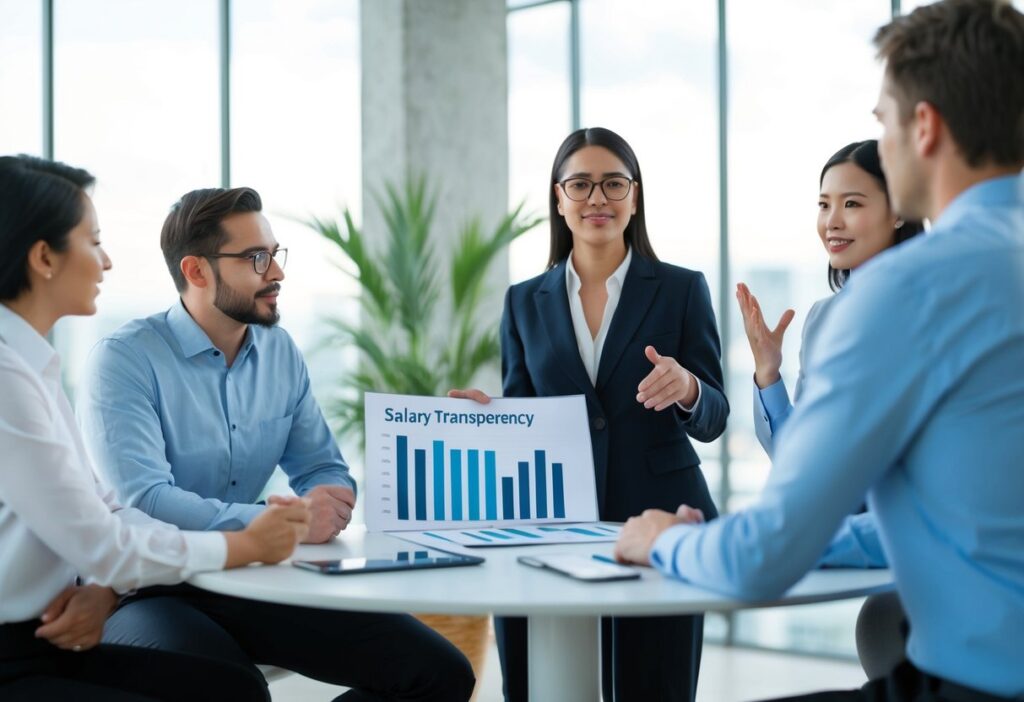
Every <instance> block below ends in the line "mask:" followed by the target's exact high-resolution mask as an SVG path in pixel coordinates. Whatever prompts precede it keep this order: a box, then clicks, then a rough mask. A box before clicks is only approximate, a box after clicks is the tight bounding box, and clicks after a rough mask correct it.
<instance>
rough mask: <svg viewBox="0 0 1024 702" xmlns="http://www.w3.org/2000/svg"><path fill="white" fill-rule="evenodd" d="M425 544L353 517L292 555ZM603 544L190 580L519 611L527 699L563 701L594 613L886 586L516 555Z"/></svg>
mask: <svg viewBox="0 0 1024 702" xmlns="http://www.w3.org/2000/svg"><path fill="white" fill-rule="evenodd" d="M423 548H426V547H424V546H418V545H416V544H412V543H410V542H408V541H404V540H402V539H399V538H396V537H394V536H391V535H388V534H383V533H367V532H366V530H365V528H364V527H360V526H353V527H350V528H349V529H348V530H346V531H345V532H343V533H342V535H341V536H340V537H338V538H337V539H335V540H334V541H333V542H331V543H328V544H323V545H318V546H305V545H304V546H300V547H299V548H298V549H297V550H296V552H295V556H294V558H295V559H296V560H320V559H331V558H350V557H361V556H372V555H383V554H394V552H396V551H400V550H421V549H423ZM451 550H459V551H462V549H458V548H453V549H451ZM611 552H612V544H610V543H605V544H561V545H548V546H522V547H502V548H481V549H473V550H472V553H474V554H475V555H480V556H483V557H485V558H486V559H487V561H486V563H484V564H482V565H478V566H467V567H459V568H439V569H431V570H419V571H405V572H389V573H365V574H355V575H341V576H327V575H321V574H319V573H314V572H310V571H305V570H300V569H298V568H294V567H292V566H290V565H288V564H282V565H279V566H270V567H267V566H253V567H249V568H240V569H236V570H229V571H220V572H214V573H203V574H200V575H196V576H194V577H193V578H192V579H191V580H190V581H189V582H190V583H191V584H192V585H194V586H196V587H199V588H203V589H205V590H210V591H213V592H219V593H222V594H227V595H233V596H235V597H243V598H247V599H253V600H260V601H264V602H276V603H279V604H289V605H298V606H302V607H318V608H323V609H346V610H358V611H369V612H416V613H430V614H497V615H513V616H525V617H528V618H529V671H530V682H529V686H530V698H531V699H533V700H545V699H547V700H560V701H562V702H572V701H575V700H579V701H580V702H593V700H596V699H599V698H600V693H599V689H600V687H599V676H598V669H599V665H598V663H599V649H598V631H599V622H600V617H602V616H645V615H672V614H700V613H704V612H724V611H730V610H737V609H749V608H756V607H779V606H788V605H797V604H807V603H812V602H825V601H829V600H841V599H847V598H851V597H862V596H865V595H873V594H877V593H881V592H885V591H887V590H891V589H892V588H893V583H892V577H891V575H890V574H889V571H887V570H859V569H830V570H817V571H812V572H811V573H809V574H808V575H807V576H805V577H804V578H803V579H802V580H801V581H800V582H798V583H797V584H796V585H794V586H793V587H792V588H790V590H789V591H787V592H786V593H785V595H783V596H782V597H781V598H779V599H777V600H771V601H764V602H749V601H740V600H736V599H732V598H730V597H727V596H725V595H721V594H717V593H715V592H711V591H709V590H704V589H701V588H697V587H694V586H692V585H687V584H686V583H682V582H677V581H674V580H670V579H667V578H664V577H662V576H661V575H660V574H659V573H657V572H656V571H654V570H653V569H649V568H642V569H641V571H642V573H643V575H642V578H641V579H640V580H631V581H630V580H627V581H618V582H607V583H584V582H579V581H576V580H572V579H570V578H567V577H564V576H561V575H558V574H556V573H552V572H550V571H544V570H538V569H536V568H530V567H527V566H524V565H521V564H519V563H517V562H516V557H517V556H519V555H522V554H527V553H528V554H538V553H586V554H593V553H600V554H604V555H611Z"/></svg>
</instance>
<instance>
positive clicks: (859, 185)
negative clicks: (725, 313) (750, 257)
mask: <svg viewBox="0 0 1024 702" xmlns="http://www.w3.org/2000/svg"><path fill="white" fill-rule="evenodd" d="M820 189H821V193H820V194H819V196H818V236H819V237H820V238H821V243H822V244H823V245H824V246H825V251H826V252H828V284H829V287H830V288H831V289H832V291H833V292H835V293H838V292H839V291H840V290H841V289H842V287H843V285H844V284H845V283H846V281H847V280H849V278H850V275H851V273H852V272H853V271H854V270H855V269H857V268H859V267H860V266H862V265H863V264H864V263H866V262H867V261H868V260H869V259H871V258H872V257H874V256H875V255H877V254H879V253H881V252H882V251H885V250H886V249H889V248H891V247H893V246H896V245H897V244H900V243H902V242H904V241H906V240H907V239H910V238H911V237H914V236H917V235H918V234H920V233H921V232H922V231H924V225H923V224H922V223H921V222H908V221H904V220H903V219H901V218H900V217H899V215H898V214H897V213H895V212H893V210H892V207H891V206H890V204H889V195H888V191H887V189H886V182H885V174H884V173H883V172H882V166H881V163H880V162H879V159H878V142H877V141H875V140H874V139H869V140H867V141H856V142H854V143H852V144H847V145H846V146H844V147H843V148H841V149H840V150H839V151H837V152H836V153H835V154H833V155H832V157H831V158H830V159H829V160H828V161H827V162H826V163H825V167H824V168H822V169H821V178H820ZM736 299H737V300H738V301H739V305H740V312H741V313H742V314H743V327H744V329H745V331H746V333H747V340H748V341H749V342H750V349H751V351H753V353H754V429H755V432H756V434H757V439H758V441H759V442H760V443H761V446H763V447H764V450H765V451H766V452H767V453H768V455H769V456H771V454H772V444H773V441H772V437H773V435H774V434H775V432H777V431H778V430H779V427H781V426H782V425H783V423H785V421H786V419H787V418H788V417H789V415H790V414H791V413H792V411H793V404H792V403H791V402H790V400H789V393H788V392H787V391H786V385H785V383H784V382H783V380H782V376H781V374H780V373H779V369H780V368H781V366H782V338H783V335H784V334H785V333H786V328H787V327H789V324H790V322H792V321H793V316H794V314H795V313H794V311H793V310H786V311H785V312H784V313H783V314H782V318H781V319H780V320H779V323H778V325H777V326H776V327H775V329H769V328H768V325H767V324H765V321H764V316H763V315H762V313H761V306H760V305H759V304H758V301H757V298H756V297H754V295H753V294H752V293H751V292H750V290H749V289H748V288H747V286H746V285H744V284H743V283H739V284H738V285H737V286H736ZM834 299H835V296H831V297H827V298H824V299H822V300H818V301H817V302H815V303H814V305H813V306H812V307H811V309H810V311H809V312H808V313H807V320H806V321H805V322H804V329H803V340H802V343H801V348H800V365H801V368H800V372H799V374H798V375H797V381H796V386H795V388H794V393H793V402H796V401H797V400H798V399H799V398H800V391H801V389H802V386H803V365H804V364H803V358H804V349H805V348H807V346H808V344H809V343H810V342H811V340H812V339H813V338H814V336H815V334H816V332H817V330H818V328H819V327H818V325H819V323H820V322H821V320H823V319H824V318H825V312H826V311H827V310H828V308H829V306H830V305H831V303H832V301H833V300H834Z"/></svg>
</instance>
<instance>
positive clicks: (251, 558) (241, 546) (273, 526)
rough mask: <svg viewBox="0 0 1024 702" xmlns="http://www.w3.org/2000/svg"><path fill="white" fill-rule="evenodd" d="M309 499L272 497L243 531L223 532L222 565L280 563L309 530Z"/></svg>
mask: <svg viewBox="0 0 1024 702" xmlns="http://www.w3.org/2000/svg"><path fill="white" fill-rule="evenodd" d="M309 520H310V512H309V501H308V500H307V499H306V498H302V497H294V496H292V497H280V496H277V495H275V496H272V497H270V498H269V499H268V500H267V508H266V509H265V510H263V511H262V512H261V513H260V514H259V515H258V516H257V517H256V518H255V519H253V520H252V521H251V522H249V526H247V527H246V528H245V529H243V530H242V531H226V532H224V538H225V540H226V541H227V546H228V554H227V560H226V562H225V564H224V567H225V568H237V567H238V566H243V565H248V564H249V563H255V562H259V563H280V562H281V561H283V560H284V559H285V558H288V557H289V556H290V555H292V552H293V551H294V550H295V545H296V544H298V543H299V542H300V541H302V540H303V539H304V538H306V535H307V533H308V532H309Z"/></svg>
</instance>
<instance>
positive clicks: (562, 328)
mask: <svg viewBox="0 0 1024 702" xmlns="http://www.w3.org/2000/svg"><path fill="white" fill-rule="evenodd" d="M550 188H551V190H550V193H551V195H550V208H551V247H550V254H549V256H548V263H547V272H545V273H543V274H541V275H539V276H537V277H536V278H533V279H532V280H528V281H526V282H523V283H520V284H518V285H513V286H512V287H511V288H509V290H508V293H507V295H506V297H505V311H504V315H503V317H502V322H501V354H502V375H503V381H502V385H503V389H504V394H505V396H506V397H533V396H559V395H575V394H583V395H584V396H585V397H586V403H587V412H588V414H589V421H590V437H591V442H592V446H593V455H594V469H595V472H596V484H597V500H598V509H599V514H600V517H601V519H606V520H611V521H624V520H626V519H627V518H629V517H630V516H631V515H634V514H638V513H640V512H642V511H643V510H645V509H648V508H652V507H656V508H661V509H668V510H675V508H676V506H677V505H679V504H680V503H681V502H686V503H687V504H690V505H694V506H695V507H697V508H699V509H700V510H701V511H702V512H703V514H704V515H705V516H706V517H707V518H708V519H711V518H713V517H714V516H715V515H716V510H715V506H714V503H713V502H712V500H711V495H710V494H709V492H708V488H707V484H706V483H705V481H704V476H703V474H702V473H701V470H700V459H699V458H698V457H697V453H696V452H695V451H694V449H693V446H692V445H691V439H696V440H698V441H703V442H707V441H713V440H714V439H716V438H717V437H718V436H719V435H720V434H721V433H722V431H723V430H724V429H725V422H726V418H727V416H728V414H729V405H728V402H727V401H726V399H725V395H724V393H723V390H722V367H721V349H720V345H719V340H718V330H717V327H716V323H715V316H714V312H713V311H712V308H711V298H710V293H709V291H708V286H707V283H706V282H705V280H704V276H703V275H702V274H700V273H699V272H696V271H692V270H687V269H685V268H680V267H677V266H673V265H670V264H667V263H662V262H660V261H659V260H658V258H657V256H656V255H655V253H654V249H653V248H652V247H651V242H650V240H649V239H648V237H647V226H646V222H645V219H644V194H643V178H642V176H641V174H640V165H639V163H638V161H637V158H636V155H635V154H634V153H633V150H632V149H631V148H630V146H629V144H627V143H626V142H625V140H623V139H622V137H620V136H619V135H617V134H615V133H614V132H612V131H609V130H607V129H601V128H591V129H581V130H579V131H576V132H573V133H572V134H570V135H569V136H568V138H566V140H565V141H564V142H563V143H562V145H561V147H560V148H559V149H558V153H557V154H556V156H555V161H554V165H553V167H552V169H551V182H550ZM450 394H452V395H453V396H456V397H471V398H473V399H477V400H478V401H487V399H488V398H487V397H486V396H485V395H483V393H480V392H479V391H476V390H468V391H467V390H463V391H453V392H452V393H450ZM688 500H694V502H688ZM496 631H497V637H498V646H499V652H500V654H501V661H502V671H503V674H504V678H505V698H506V700H509V701H510V702H517V701H519V700H525V699H526V696H527V667H526V656H527V650H526V621H525V620H524V619H521V618H498V619H496ZM702 638H703V618H702V617H699V616H698V617H644V618H623V617H615V618H612V617H608V618H605V619H604V620H603V621H602V625H601V646H602V666H601V667H602V687H603V693H604V698H605V699H606V700H619V701H622V700H692V699H694V696H695V694H696V688H697V672H698V668H699V665H700V653H701V642H702Z"/></svg>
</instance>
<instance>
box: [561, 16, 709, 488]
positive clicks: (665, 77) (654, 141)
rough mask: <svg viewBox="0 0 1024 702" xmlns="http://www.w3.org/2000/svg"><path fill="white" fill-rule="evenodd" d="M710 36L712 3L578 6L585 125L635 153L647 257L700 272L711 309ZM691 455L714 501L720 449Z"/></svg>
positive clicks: (706, 446)
mask: <svg viewBox="0 0 1024 702" xmlns="http://www.w3.org/2000/svg"><path fill="white" fill-rule="evenodd" d="M717 33H718V21H717V15H716V9H715V5H714V3H682V2H674V1H673V0H650V1H649V2H644V3H634V4H632V5H630V6H629V11H628V12H623V5H622V3H621V2H620V1H619V0H583V2H581V4H580V44H581V53H582V57H581V58H582V61H581V63H582V67H581V74H582V75H581V82H582V93H581V109H582V122H583V125H584V126H587V127H594V126H600V127H607V128H608V129H611V130H613V131H615V132H617V133H618V134H619V135H621V136H622V137H623V138H624V139H625V140H626V141H627V142H629V144H630V146H632V147H633V150H634V151H635V152H636V155H637V159H638V160H639V162H640V167H641V168H642V169H643V179H644V184H643V187H644V206H645V208H646V213H647V230H648V233H649V234H650V238H651V243H652V245H653V246H654V250H655V251H656V252H657V254H658V257H659V258H660V259H662V260H663V261H666V262H668V263H673V264H675V265H679V266H684V267H686V268H691V269H695V270H699V271H701V272H702V273H704V275H705V276H706V277H707V280H708V285H709V286H710V287H711V298H712V301H713V304H714V305H715V306H716V307H717V286H718V278H719V276H718V248H719V244H718V236H719V221H718V191H719V188H718V119H717V114H718V103H717V78H716V73H715V70H716V65H715V62H716V51H717V49H716V42H717ZM612 36H614V37H615V38H616V41H615V42H614V43H613V44H609V42H608V37H612ZM716 311H717V310H716ZM694 447H695V448H696V449H697V452H698V454H699V455H700V457H701V463H702V467H703V470H704V473H705V476H706V477H707V480H708V484H709V487H710V488H711V491H712V495H717V491H718V486H719V483H720V475H719V473H720V470H719V451H720V447H719V443H718V442H717V441H716V442H712V443H710V444H702V443H700V442H694Z"/></svg>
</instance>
